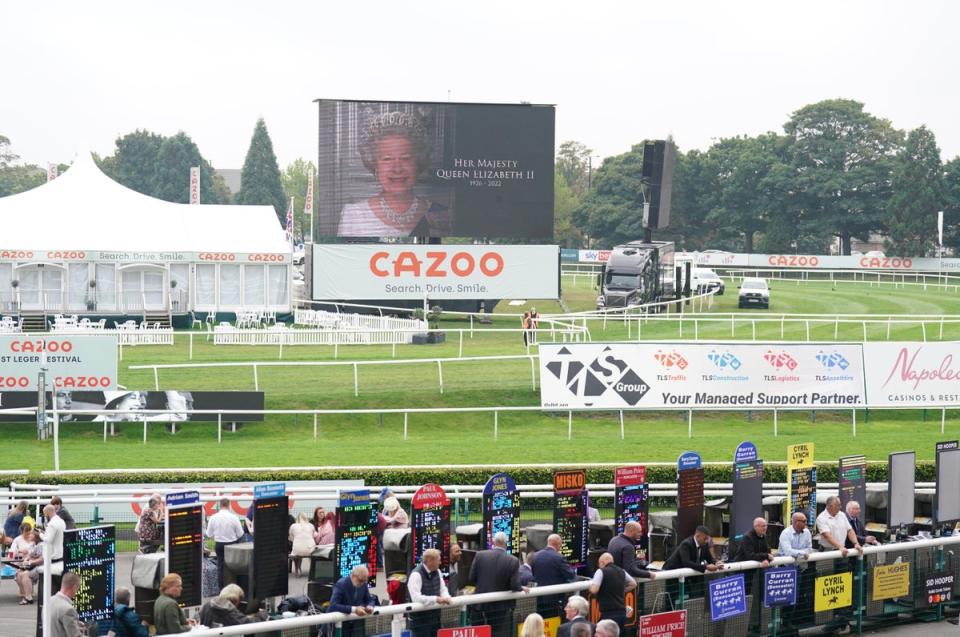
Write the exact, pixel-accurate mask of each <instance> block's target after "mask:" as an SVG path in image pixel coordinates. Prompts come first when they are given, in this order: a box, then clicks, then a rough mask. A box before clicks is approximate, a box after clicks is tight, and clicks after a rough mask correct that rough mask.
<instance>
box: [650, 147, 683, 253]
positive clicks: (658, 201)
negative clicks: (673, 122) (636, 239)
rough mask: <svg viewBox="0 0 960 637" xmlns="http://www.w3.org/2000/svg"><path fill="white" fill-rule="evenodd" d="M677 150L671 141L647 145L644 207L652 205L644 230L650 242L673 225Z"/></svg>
mask: <svg viewBox="0 0 960 637" xmlns="http://www.w3.org/2000/svg"><path fill="white" fill-rule="evenodd" d="M675 157H676V146H675V145H674V143H673V142H671V141H663V140H656V141H646V142H644V143H643V183H644V192H645V198H644V203H646V204H648V205H649V209H648V211H647V215H646V219H645V223H644V227H645V228H646V234H647V240H648V241H649V240H650V238H651V233H652V230H654V229H655V228H657V229H659V228H666V227H667V226H668V225H670V195H671V193H672V191H673V166H674V163H675V161H676V159H675Z"/></svg>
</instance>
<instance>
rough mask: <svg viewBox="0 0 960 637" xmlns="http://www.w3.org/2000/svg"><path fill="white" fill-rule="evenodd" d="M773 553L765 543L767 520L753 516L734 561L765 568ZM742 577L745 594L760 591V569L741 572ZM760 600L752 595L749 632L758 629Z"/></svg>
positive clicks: (755, 631) (757, 630)
mask: <svg viewBox="0 0 960 637" xmlns="http://www.w3.org/2000/svg"><path fill="white" fill-rule="evenodd" d="M773 558H774V555H773V553H772V552H771V551H770V546H769V544H767V521H766V520H765V519H764V518H754V520H753V528H752V529H750V530H749V531H747V533H745V534H744V536H743V537H742V538H741V539H740V544H739V545H738V546H737V553H736V555H734V558H733V561H734V562H750V561H754V562H760V566H762V567H763V568H767V567H768V566H770V562H771V561H772V560H773ZM743 576H744V579H745V580H746V587H747V591H746V592H747V595H750V594H752V593H753V591H754V590H756V591H757V592H758V593H760V592H761V591H762V589H761V588H760V585H759V579H760V577H761V571H759V570H753V571H747V572H745V573H744V574H743ZM761 601H762V600H760V599H758V595H754V597H753V605H752V607H751V611H750V632H751V634H754V633H758V632H759V631H760V612H761V609H762V607H763V605H762V604H761V603H760V602H761Z"/></svg>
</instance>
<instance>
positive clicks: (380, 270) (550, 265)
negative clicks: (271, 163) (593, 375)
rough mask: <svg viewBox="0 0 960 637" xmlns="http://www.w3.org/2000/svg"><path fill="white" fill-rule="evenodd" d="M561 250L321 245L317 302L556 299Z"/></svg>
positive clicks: (316, 260) (315, 287) (539, 247)
mask: <svg viewBox="0 0 960 637" xmlns="http://www.w3.org/2000/svg"><path fill="white" fill-rule="evenodd" d="M559 269H560V252H559V248H557V246H551V245H534V246H517V245H397V244H394V245H387V244H364V245H315V246H314V248H313V298H314V300H318V301H319V300H334V299H387V300H391V299H423V298H424V297H428V298H430V299H438V300H439V299H477V298H484V299H555V298H558V297H559V296H560V276H559Z"/></svg>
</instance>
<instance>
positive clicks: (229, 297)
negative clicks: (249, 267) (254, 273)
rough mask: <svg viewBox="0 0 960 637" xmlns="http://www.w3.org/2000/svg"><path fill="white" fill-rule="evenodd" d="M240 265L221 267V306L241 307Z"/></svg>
mask: <svg viewBox="0 0 960 637" xmlns="http://www.w3.org/2000/svg"><path fill="white" fill-rule="evenodd" d="M240 267H241V266H239V265H221V266H220V306H221V307H224V306H238V305H240Z"/></svg>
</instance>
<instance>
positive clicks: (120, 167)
mask: <svg viewBox="0 0 960 637" xmlns="http://www.w3.org/2000/svg"><path fill="white" fill-rule="evenodd" d="M99 164H100V169H101V170H103V171H104V172H105V173H106V174H107V175H109V176H110V177H112V178H113V179H114V180H115V181H117V182H118V183H121V184H123V185H124V186H126V187H127V188H131V189H133V190H136V191H137V192H140V193H143V194H145V195H147V196H150V197H156V198H158V199H163V200H165V201H172V202H174V203H188V202H189V201H190V169H191V168H192V167H194V166H199V167H200V203H208V204H211V203H212V204H220V203H229V202H230V191H229V189H228V188H227V186H226V184H225V183H224V182H223V178H222V177H220V175H218V174H216V172H215V171H214V170H213V166H211V165H210V162H208V161H207V160H206V159H204V158H203V155H202V154H201V153H200V149H199V148H198V147H197V145H196V144H195V143H194V142H193V140H192V139H190V136H189V135H187V134H186V133H184V132H182V131H181V132H179V133H177V134H176V135H174V136H172V137H164V136H163V135H158V134H156V133H151V132H150V131H146V130H136V131H134V132H133V133H128V134H126V135H124V136H122V137H118V138H117V141H116V150H115V151H114V154H113V155H111V156H109V157H105V158H103V159H102V160H100V162H99Z"/></svg>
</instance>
